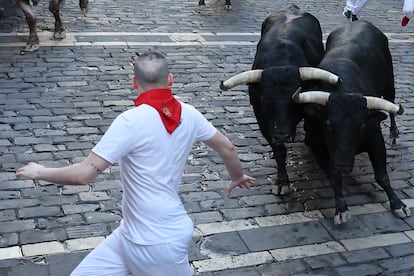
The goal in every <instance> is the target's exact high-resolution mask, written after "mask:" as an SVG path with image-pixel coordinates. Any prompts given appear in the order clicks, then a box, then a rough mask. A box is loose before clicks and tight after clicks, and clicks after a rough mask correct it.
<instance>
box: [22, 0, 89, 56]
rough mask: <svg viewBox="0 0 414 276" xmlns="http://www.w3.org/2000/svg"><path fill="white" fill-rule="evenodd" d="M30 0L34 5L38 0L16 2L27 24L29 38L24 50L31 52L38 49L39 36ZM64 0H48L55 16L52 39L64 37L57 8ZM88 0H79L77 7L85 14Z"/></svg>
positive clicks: (63, 29)
mask: <svg viewBox="0 0 414 276" xmlns="http://www.w3.org/2000/svg"><path fill="white" fill-rule="evenodd" d="M30 2H31V3H32V4H33V5H34V6H36V5H37V4H38V3H39V0H16V4H17V5H18V6H19V7H20V8H21V9H22V11H23V13H24V15H25V16H26V22H27V24H28V25H29V39H28V41H27V44H26V51H29V52H33V51H37V50H38V49H39V37H38V36H37V31H36V15H35V14H34V13H33V11H32V9H31V5H30ZM63 3H64V0H50V1H49V10H50V12H51V13H52V14H53V16H54V17H55V29H54V31H53V38H54V39H63V38H65V37H66V33H65V28H64V26H63V23H62V20H61V19H60V15H59V9H60V6H61V5H63ZM88 4H89V3H88V0H79V7H80V9H81V11H82V12H83V13H84V14H86V12H87V11H88Z"/></svg>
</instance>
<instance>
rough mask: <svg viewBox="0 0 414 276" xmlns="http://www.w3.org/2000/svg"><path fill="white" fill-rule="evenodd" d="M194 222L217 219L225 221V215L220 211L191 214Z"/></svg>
mask: <svg viewBox="0 0 414 276" xmlns="http://www.w3.org/2000/svg"><path fill="white" fill-rule="evenodd" d="M189 216H190V218H191V219H192V220H193V223H194V224H203V223H211V222H217V221H223V217H222V216H221V214H220V213H219V212H214V211H212V212H202V213H192V214H189Z"/></svg>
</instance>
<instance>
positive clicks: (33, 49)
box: [24, 43, 39, 52]
mask: <svg viewBox="0 0 414 276" xmlns="http://www.w3.org/2000/svg"><path fill="white" fill-rule="evenodd" d="M24 50H25V51H26V52H36V51H37V50H39V43H27V44H26V47H25V49H24Z"/></svg>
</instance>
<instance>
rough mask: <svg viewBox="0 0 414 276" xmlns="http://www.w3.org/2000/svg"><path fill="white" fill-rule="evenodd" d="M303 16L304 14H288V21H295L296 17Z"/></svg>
mask: <svg viewBox="0 0 414 276" xmlns="http://www.w3.org/2000/svg"><path fill="white" fill-rule="evenodd" d="M300 17H302V15H297V14H289V13H288V14H286V23H289V22H291V21H293V20H294V19H296V18H300Z"/></svg>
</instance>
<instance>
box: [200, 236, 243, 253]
mask: <svg viewBox="0 0 414 276" xmlns="http://www.w3.org/2000/svg"><path fill="white" fill-rule="evenodd" d="M248 252H249V250H248V249H247V247H246V246H245V245H244V244H243V241H242V240H241V238H240V236H239V235H238V234H237V232H231V233H221V234H215V235H212V236H208V237H204V239H202V241H201V244H200V253H201V254H202V255H207V256H209V257H212V258H214V257H216V256H217V257H222V256H234V255H240V254H245V253H248Z"/></svg>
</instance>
